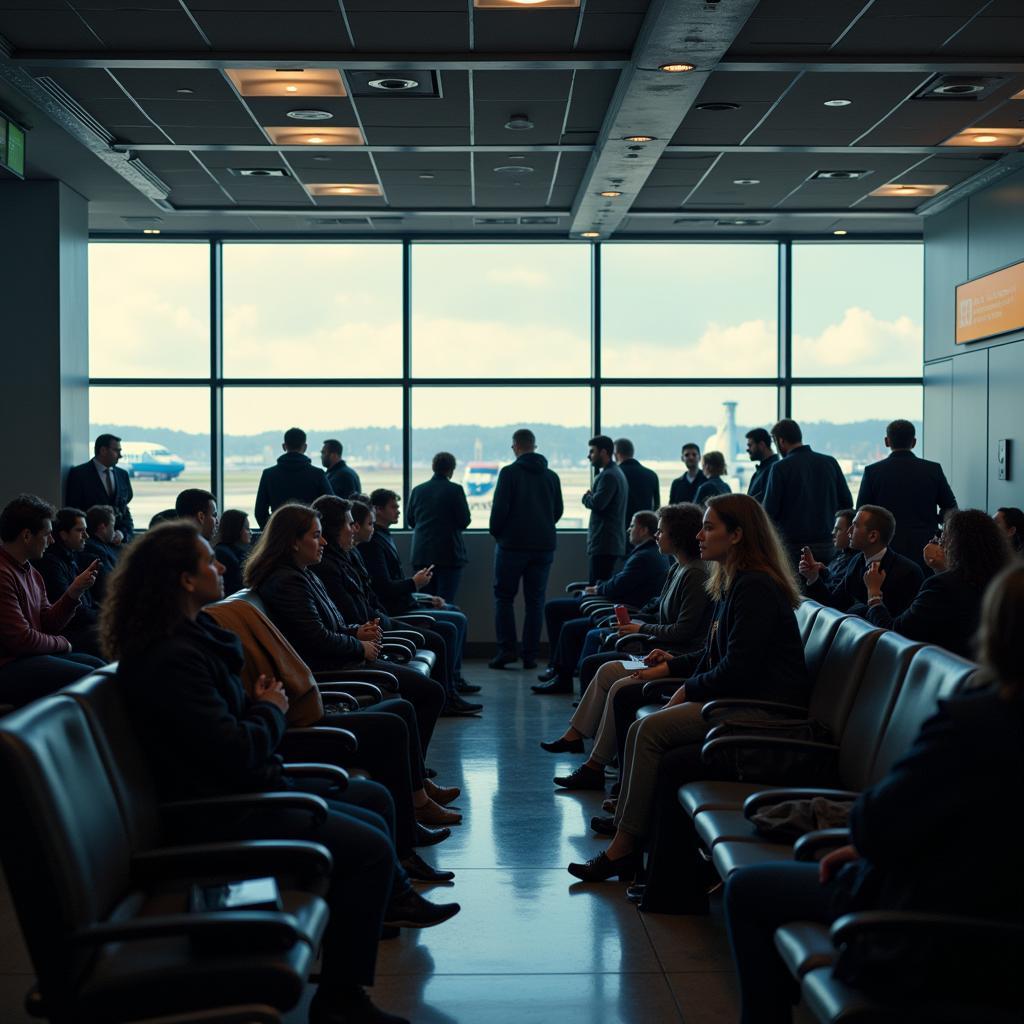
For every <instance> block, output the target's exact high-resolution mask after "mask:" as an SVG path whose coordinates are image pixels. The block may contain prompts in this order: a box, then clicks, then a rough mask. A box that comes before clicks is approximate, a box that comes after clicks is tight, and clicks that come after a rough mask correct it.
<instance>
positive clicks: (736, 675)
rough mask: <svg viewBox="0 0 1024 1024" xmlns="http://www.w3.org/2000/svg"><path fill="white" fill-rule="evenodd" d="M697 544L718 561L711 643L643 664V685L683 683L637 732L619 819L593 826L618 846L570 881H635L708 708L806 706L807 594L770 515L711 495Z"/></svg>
mask: <svg viewBox="0 0 1024 1024" xmlns="http://www.w3.org/2000/svg"><path fill="white" fill-rule="evenodd" d="M697 536H698V542H699V544H700V552H701V558H702V559H703V560H704V561H706V562H711V563H713V567H712V570H711V575H710V577H709V579H708V593H709V594H710V596H711V597H712V599H713V600H714V601H715V610H714V616H713V618H712V620H711V628H710V629H709V631H708V637H707V642H706V644H705V646H704V648H703V649H702V650H700V651H697V652H694V653H693V654H684V655H682V656H680V657H677V658H672V657H671V656H670V655H669V654H667V653H666V652H665V651H661V650H657V651H652V652H651V653H650V654H649V655H648V656H647V658H646V659H645V660H646V661H647V664H648V666H649V667H648V668H645V669H643V670H642V671H640V672H638V673H636V676H637V678H638V679H641V680H656V679H672V680H676V679H678V680H679V681H680V683H681V685H680V686H679V687H678V688H677V689H676V690H675V692H674V693H673V695H672V697H671V699H670V700H669V702H668V704H667V705H666V706H665V707H664V708H663V709H661V710H660V711H657V712H655V713H654V714H652V715H648V716H647V717H646V718H644V719H642V720H640V721H638V722H634V723H633V725H632V726H630V729H629V733H628V734H627V736H626V752H625V758H624V761H623V764H622V765H621V766H620V767H621V779H622V789H621V792H620V794H619V802H618V805H617V807H616V810H615V816H614V818H613V819H610V820H609V819H595V822H594V824H595V827H597V828H598V829H599V830H601V831H605V830H607V831H609V832H612V831H613V832H614V837H613V839H612V842H611V844H610V845H609V847H608V849H607V850H606V851H605V852H604V853H601V854H599V855H598V856H597V857H595V858H593V859H592V860H589V861H587V862H586V863H585V864H570V865H569V872H570V874H572V875H575V876H576V877H577V878H581V879H583V880H584V881H588V882H597V881H604V880H606V879H608V878H611V877H613V876H615V875H618V876H619V877H620V878H624V879H626V880H628V879H630V878H632V877H633V875H634V874H635V872H636V870H637V868H638V867H639V864H640V852H641V847H642V844H643V842H644V840H645V838H646V837H647V836H648V835H649V830H650V826H651V820H652V816H653V810H654V798H655V789H656V785H657V779H658V771H659V767H660V765H661V761H662V759H663V757H664V756H665V755H666V754H667V753H668V752H669V751H671V750H674V749H677V748H679V747H684V746H691V747H697V748H699V747H700V745H701V744H702V743H703V741H704V737H705V735H706V733H707V731H708V725H707V723H706V722H705V721H704V719H703V717H702V716H701V707H702V705H703V704H704V703H705V702H707V701H710V700H715V699H718V698H724V697H732V698H735V697H748V698H752V699H757V700H764V701H777V702H779V703H784V704H791V705H792V704H798V705H801V706H806V705H807V699H808V690H809V681H808V677H807V668H806V666H805V664H804V651H803V644H802V643H801V641H800V631H799V629H798V627H797V622H796V616H795V615H794V613H793V610H794V609H795V608H796V606H797V605H798V604H799V603H800V594H799V591H798V590H797V587H796V583H795V581H794V579H793V577H792V575H791V573H790V570H789V568H788V564H787V559H786V555H785V552H784V550H783V547H782V544H781V542H780V541H779V538H778V535H777V534H776V532H775V528H774V527H773V526H772V524H771V521H770V520H769V519H768V516H767V515H766V514H765V512H764V509H762V507H761V505H760V504H759V503H758V502H757V501H755V500H754V499H753V498H751V497H749V496H748V495H746V494H723V495H718V496H716V497H713V498H711V499H709V501H708V506H707V509H706V510H705V512H704V522H703V527H702V529H701V531H700V533H699V534H698V535H697ZM741 714H742V712H740V711H737V712H734V713H733V714H732V715H731V717H734V718H736V717H740V716H741ZM757 714H758V716H762V717H763V715H764V712H762V711H759V712H757ZM602 826H603V827H602Z"/></svg>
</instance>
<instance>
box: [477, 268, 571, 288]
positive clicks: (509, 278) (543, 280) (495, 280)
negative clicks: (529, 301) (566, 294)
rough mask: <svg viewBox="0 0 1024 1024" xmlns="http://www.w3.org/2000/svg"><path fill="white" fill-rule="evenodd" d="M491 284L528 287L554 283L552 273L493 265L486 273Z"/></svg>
mask: <svg viewBox="0 0 1024 1024" xmlns="http://www.w3.org/2000/svg"><path fill="white" fill-rule="evenodd" d="M484 280H485V281H489V282H490V283H491V284H511V285H523V286H525V287H527V288H548V287H550V286H551V285H552V284H554V279H553V278H552V276H551V275H550V274H545V273H542V272H541V271H539V270H530V269H529V268H528V267H492V268H491V269H490V270H488V271H487V272H486V273H485V274H484Z"/></svg>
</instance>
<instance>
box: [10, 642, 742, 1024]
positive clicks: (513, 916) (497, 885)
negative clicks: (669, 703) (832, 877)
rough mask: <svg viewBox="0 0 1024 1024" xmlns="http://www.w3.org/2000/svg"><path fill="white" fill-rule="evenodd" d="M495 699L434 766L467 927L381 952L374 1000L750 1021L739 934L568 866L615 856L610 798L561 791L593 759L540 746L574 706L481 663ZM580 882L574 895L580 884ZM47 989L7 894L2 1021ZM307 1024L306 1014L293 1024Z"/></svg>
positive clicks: (652, 1022) (469, 1013)
mask: <svg viewBox="0 0 1024 1024" xmlns="http://www.w3.org/2000/svg"><path fill="white" fill-rule="evenodd" d="M467 675H468V676H470V678H472V679H473V680H474V681H476V682H478V683H480V684H481V685H482V686H483V687H484V691H483V693H482V694H481V699H482V700H483V701H484V702H485V704H486V709H485V712H484V714H483V715H482V716H481V717H480V718H479V719H442V720H441V722H440V723H439V724H438V730H437V733H436V735H435V738H434V742H433V745H432V749H431V751H430V755H429V758H428V760H429V762H430V763H431V764H432V765H433V767H435V768H436V769H437V770H438V772H439V781H441V782H443V783H445V784H449V785H458V786H461V787H462V790H463V795H462V797H461V798H460V799H459V801H458V806H459V807H460V808H461V809H462V811H463V812H464V815H465V823H464V824H463V825H462V826H460V827H458V828H456V829H455V830H454V834H453V836H452V837H451V838H450V839H449V840H447V841H446V842H444V843H442V844H441V845H440V846H437V847H433V848H431V849H430V850H427V851H424V855H425V856H426V857H427V858H428V859H430V860H431V861H432V862H433V863H435V864H437V865H439V866H443V867H445V868H449V869H451V870H453V871H455V872H456V879H455V882H454V883H453V884H452V885H450V886H437V887H430V890H432V892H433V896H432V897H431V898H434V899H437V900H445V899H457V900H458V901H459V902H460V903H461V904H462V907H463V910H462V913H461V914H459V916H458V917H457V918H455V920H453V921H451V922H450V923H448V924H445V925H442V926H441V927H439V928H434V929H430V930H428V931H422V932H403V933H402V935H401V937H400V938H399V939H396V940H392V941H388V942H384V943H382V945H381V955H380V959H379V963H378V975H377V984H376V985H375V986H374V989H373V997H374V1000H375V1001H376V1002H377V1003H379V1004H380V1005H381V1006H383V1007H385V1008H386V1009H388V1010H390V1011H392V1012H394V1013H400V1014H402V1015H403V1016H406V1017H409V1018H410V1019H412V1020H413V1021H415V1022H417V1024H454V1022H458V1024H505V1022H509V1024H513V1022H514V1024H552V1022H554V1024H612V1022H628V1024H633V1022H644V1024H662V1022H664V1024H669V1022H680V1021H682V1022H684V1024H721V1022H729V1021H734V1020H735V1019H736V1015H737V1003H736V996H735V983H734V977H733V972H732V966H731V961H730V958H729V950H728V945H727V943H726V941H725V930H724V927H723V923H722V920H721V915H720V908H719V907H718V906H717V905H716V907H715V912H714V913H713V914H712V915H711V917H708V918H687V917H671V916H666V915H651V914H645V915H641V914H639V913H638V912H637V911H636V909H635V908H634V907H633V906H632V904H630V903H628V902H627V901H626V899H625V897H624V887H623V886H622V885H620V884H619V883H617V882H609V883H606V884H604V885H584V884H582V883H574V882H573V879H572V878H571V876H570V875H569V874H567V873H566V870H565V866H566V864H567V863H568V862H569V861H570V860H584V859H586V858H588V857H592V856H594V854H596V853H597V852H598V851H599V850H600V849H602V846H603V845H604V844H603V842H602V841H601V840H599V839H598V838H596V837H595V836H593V835H592V834H591V832H590V829H589V825H588V823H589V821H590V817H591V816H592V815H593V814H595V813H597V812H599V810H600V804H601V796H600V794H597V793H582V794H574V793H566V792H561V791H557V792H556V791H555V788H554V787H553V785H552V783H551V777H552V775H555V774H558V773H559V770H562V769H568V768H570V767H572V766H573V765H574V764H575V763H577V762H578V761H579V758H578V757H573V756H558V757H555V756H552V755H551V754H547V753H545V752H544V751H542V750H541V749H540V748H539V747H538V745H537V744H538V741H539V740H541V739H549V738H554V737H555V736H557V735H559V734H560V732H561V730H562V728H563V727H564V725H565V722H566V720H567V718H568V716H569V714H570V713H571V698H569V697H564V696H559V697H537V696H534V695H533V694H532V693H531V692H530V686H529V684H530V683H531V682H534V681H535V678H534V673H527V672H524V671H522V670H511V671H503V672H501V671H493V670H491V669H488V668H487V667H486V663H484V662H473V663H471V664H469V665H468V666H467ZM571 883H572V884H571ZM31 981H32V971H31V965H30V964H29V962H28V959H27V957H26V955H25V953H24V950H23V948H22V947H21V943H20V937H19V935H18V931H17V924H16V922H15V920H14V916H13V912H12V911H11V908H10V901H9V898H8V895H7V892H6V889H5V888H3V886H2V885H0V1022H2V1024H23V1022H27V1021H28V1020H29V1019H30V1018H29V1017H28V1016H27V1014H25V1012H24V1009H23V1008H22V999H23V997H24V993H25V992H26V991H27V989H28V988H29V986H30V984H31ZM304 1020H305V1013H304V1007H299V1008H298V1009H297V1010H296V1011H295V1012H293V1013H292V1014H290V1015H289V1017H288V1024H300V1022H303V1021H304Z"/></svg>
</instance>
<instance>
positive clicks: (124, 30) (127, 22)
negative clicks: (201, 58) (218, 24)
mask: <svg viewBox="0 0 1024 1024" xmlns="http://www.w3.org/2000/svg"><path fill="white" fill-rule="evenodd" d="M82 17H83V18H85V20H86V21H87V22H88V23H89V26H90V28H92V30H93V31H94V32H95V33H96V35H98V36H99V37H100V39H102V40H103V42H104V43H105V44H106V45H107V46H109V47H110V48H111V49H112V50H144V51H155V52H159V51H161V50H203V49H205V48H206V40H205V39H203V37H202V35H201V33H199V32H197V31H196V27H195V25H194V24H193V23H192V21H191V19H190V18H189V17H188V15H187V14H186V13H185V12H184V11H183V10H182V9H181V8H180V7H179V8H178V9H177V10H170V11H140V10H131V11H129V10H118V11H83V12H82Z"/></svg>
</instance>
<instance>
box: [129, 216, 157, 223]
mask: <svg viewBox="0 0 1024 1024" xmlns="http://www.w3.org/2000/svg"><path fill="white" fill-rule="evenodd" d="M121 220H123V221H124V222H125V224H163V222H164V219H163V217H122V218H121Z"/></svg>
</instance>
